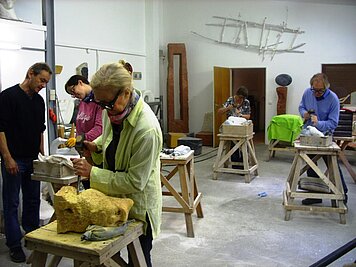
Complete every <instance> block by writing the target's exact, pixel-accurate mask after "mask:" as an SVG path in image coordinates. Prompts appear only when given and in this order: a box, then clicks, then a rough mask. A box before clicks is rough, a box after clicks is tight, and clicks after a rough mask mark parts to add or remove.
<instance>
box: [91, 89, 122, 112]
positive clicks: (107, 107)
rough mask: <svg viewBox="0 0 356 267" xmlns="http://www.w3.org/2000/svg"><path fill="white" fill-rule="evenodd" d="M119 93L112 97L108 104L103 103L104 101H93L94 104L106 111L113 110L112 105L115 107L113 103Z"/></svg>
mask: <svg viewBox="0 0 356 267" xmlns="http://www.w3.org/2000/svg"><path fill="white" fill-rule="evenodd" d="M120 93H121V92H120V91H119V92H118V93H117V94H116V96H115V97H114V99H113V100H111V101H110V102H105V101H97V100H94V102H95V103H96V104H98V105H99V106H100V107H101V108H102V109H107V110H112V109H113V108H114V105H115V102H116V100H117V98H118V97H119V95H120Z"/></svg>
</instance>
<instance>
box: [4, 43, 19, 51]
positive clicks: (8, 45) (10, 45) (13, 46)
mask: <svg viewBox="0 0 356 267" xmlns="http://www.w3.org/2000/svg"><path fill="white" fill-rule="evenodd" d="M0 49H3V50H20V49H21V45H19V44H14V43H2V42H0Z"/></svg>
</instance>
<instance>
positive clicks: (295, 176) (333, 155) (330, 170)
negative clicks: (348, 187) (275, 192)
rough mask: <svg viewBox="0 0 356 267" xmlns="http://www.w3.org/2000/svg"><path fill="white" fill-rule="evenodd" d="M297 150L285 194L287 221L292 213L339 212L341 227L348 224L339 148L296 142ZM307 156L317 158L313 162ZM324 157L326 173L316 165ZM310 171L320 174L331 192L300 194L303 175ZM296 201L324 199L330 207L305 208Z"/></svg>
mask: <svg viewBox="0 0 356 267" xmlns="http://www.w3.org/2000/svg"><path fill="white" fill-rule="evenodd" d="M294 147H295V149H296V153H295V156H294V160H293V163H292V168H291V170H290V173H289V176H288V178H287V183H286V189H285V191H284V192H283V205H284V208H285V220H286V221H288V220H289V219H290V215H291V211H292V210H301V211H317V212H336V213H339V215H340V223H342V224H345V223H346V218H345V214H346V213H347V207H346V206H345V204H344V202H343V200H344V190H343V187H342V182H341V178H340V172H339V168H338V166H337V157H338V153H339V152H340V148H339V146H338V145H337V144H336V143H335V142H332V144H331V145H330V146H327V147H316V146H302V145H300V142H299V141H296V142H295V143H294ZM308 155H316V156H315V157H314V158H313V159H311V158H310V157H309V156H308ZM322 157H324V158H326V160H327V164H326V170H325V171H322V170H321V169H320V168H321V167H320V165H319V166H318V165H316V162H317V161H318V160H319V159H320V158H322ZM309 168H312V169H313V170H314V171H315V172H316V173H317V175H318V176H319V177H320V179H321V180H322V181H323V182H324V184H325V186H326V187H327V188H328V189H329V191H330V192H328V193H322V192H310V191H303V190H299V188H298V184H299V180H300V178H301V175H302V174H303V173H304V172H306V171H307V170H308V169H309ZM296 198H314V199H323V200H324V201H325V200H330V201H331V206H325V205H323V206H312V205H303V204H302V203H301V204H299V203H295V199H296ZM323 204H324V203H323Z"/></svg>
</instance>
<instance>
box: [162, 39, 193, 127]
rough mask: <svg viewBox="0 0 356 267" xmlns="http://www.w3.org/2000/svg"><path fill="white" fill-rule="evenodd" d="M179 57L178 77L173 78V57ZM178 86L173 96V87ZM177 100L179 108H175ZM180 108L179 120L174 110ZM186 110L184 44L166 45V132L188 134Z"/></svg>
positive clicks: (186, 87) (186, 73) (186, 81)
mask: <svg viewBox="0 0 356 267" xmlns="http://www.w3.org/2000/svg"><path fill="white" fill-rule="evenodd" d="M176 55H178V56H179V75H178V77H176V79H178V80H176V81H175V77H174V73H175V70H174V56H176ZM175 84H179V91H178V95H175V90H174V89H175V88H174V85H175ZM177 98H178V99H179V107H175V105H174V100H175V99H177ZM178 108H180V111H179V118H176V113H178V112H177V111H176V109H178ZM188 111H189V108H188V71H187V58H186V51H185V45H184V44H168V77H167V124H168V127H167V130H168V132H176V133H188V132H189V118H188V116H189V113H188Z"/></svg>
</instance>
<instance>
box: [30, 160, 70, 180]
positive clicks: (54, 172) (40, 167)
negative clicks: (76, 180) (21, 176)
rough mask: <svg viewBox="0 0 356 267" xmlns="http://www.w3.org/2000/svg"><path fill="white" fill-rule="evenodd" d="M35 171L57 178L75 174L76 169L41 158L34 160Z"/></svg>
mask: <svg viewBox="0 0 356 267" xmlns="http://www.w3.org/2000/svg"><path fill="white" fill-rule="evenodd" d="M33 173H34V174H38V175H46V176H50V177H56V178H61V177H66V176H73V175H75V174H74V170H72V169H71V168H69V167H68V166H66V165H64V164H62V163H49V162H42V161H39V160H34V161H33Z"/></svg>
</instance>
